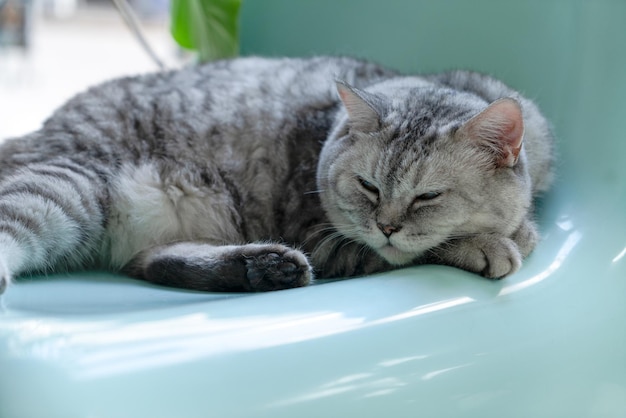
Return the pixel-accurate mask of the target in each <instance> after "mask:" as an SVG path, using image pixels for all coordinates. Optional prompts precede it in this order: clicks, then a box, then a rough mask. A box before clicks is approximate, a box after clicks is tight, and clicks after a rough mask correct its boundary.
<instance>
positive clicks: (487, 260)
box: [428, 219, 538, 279]
mask: <svg viewBox="0 0 626 418" xmlns="http://www.w3.org/2000/svg"><path fill="white" fill-rule="evenodd" d="M537 240H538V233H537V229H536V227H535V225H534V223H533V222H532V221H531V220H529V219H525V220H524V221H523V222H522V224H521V225H520V227H519V228H518V229H517V230H516V231H515V232H514V233H513V234H512V235H511V237H505V236H502V235H499V234H476V235H472V236H469V237H464V238H459V239H453V240H450V241H448V242H446V243H445V244H443V245H441V246H440V247H438V248H437V249H435V250H433V254H432V255H431V256H430V257H429V260H428V261H431V262H435V263H437V264H446V265H451V266H454V267H459V268H462V269H463V270H468V271H471V272H473V273H478V274H480V275H482V276H484V277H487V278H490V279H501V278H503V277H505V276H507V275H509V274H512V273H514V272H515V271H517V270H518V269H519V268H520V267H521V265H522V259H523V258H524V257H526V256H527V255H528V254H530V252H531V251H532V250H533V249H534V247H535V245H536V244H537Z"/></svg>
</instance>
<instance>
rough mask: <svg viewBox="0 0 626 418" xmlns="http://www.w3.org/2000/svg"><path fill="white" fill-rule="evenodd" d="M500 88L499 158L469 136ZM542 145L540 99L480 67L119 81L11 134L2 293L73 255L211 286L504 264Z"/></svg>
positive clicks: (4, 154) (281, 62) (290, 69)
mask: <svg viewBox="0 0 626 418" xmlns="http://www.w3.org/2000/svg"><path fill="white" fill-rule="evenodd" d="M336 80H342V82H343V84H342V86H344V93H345V94H342V95H341V96H340V95H338V94H337V87H336V85H335V81H336ZM340 92H341V87H340ZM501 97H512V98H513V99H511V100H515V101H516V103H519V106H521V107H520V108H521V109H522V111H523V118H524V120H523V124H524V127H525V136H524V141H525V142H524V147H523V149H522V150H521V155H520V157H519V161H517V160H516V163H515V164H514V165H513V166H507V167H500V166H499V165H498V163H497V162H494V157H493V154H494V152H493V149H491V150H489V149H488V147H485V146H481V145H480V141H478V140H474V139H468V138H460V136H462V133H463V132H469V128H465V129H464V126H465V125H467V124H468V123H469V121H470V120H471V119H472V118H473V117H475V116H476V115H477V114H479V113H481V112H483V111H485V109H486V108H487V107H488V105H489V103H491V102H494V101H496V100H497V99H499V98H501ZM494 109H495V107H494ZM496 110H497V109H496ZM494 112H495V111H494ZM491 119H494V118H491ZM366 126H367V129H365V127H366ZM366 130H367V132H366ZM472 141H473V142H472ZM496 145H497V144H496ZM492 148H493V147H492ZM516 152H517V151H516ZM551 153H552V152H551V142H550V135H549V132H548V129H547V123H546V121H545V120H544V118H543V117H542V116H541V114H540V113H539V111H538V110H537V108H536V106H535V105H534V104H532V102H530V101H528V100H527V99H524V98H523V97H521V96H520V95H519V94H518V93H516V92H514V91H513V90H510V89H509V88H508V87H505V86H504V85H502V84H501V83H499V82H497V81H495V80H493V79H491V78H486V77H484V76H479V75H475V74H473V73H467V72H457V73H448V74H445V75H436V76H425V77H403V76H399V75H398V74H397V73H395V72H394V71H392V70H388V69H385V68H382V67H380V66H378V65H375V64H372V63H368V62H364V61H359V60H353V59H349V58H330V57H317V58H311V59H263V58H241V59H236V60H231V61H221V62H216V63H212V64H207V65H203V66H198V67H190V68H187V69H183V70H179V71H172V72H166V73H158V74H150V75H144V76H139V77H130V78H123V79H119V80H114V81H111V82H108V83H104V84H102V85H99V86H96V87H94V88H92V89H90V90H88V91H86V92H84V93H82V94H79V95H78V96H76V97H75V98H73V99H72V100H70V101H69V102H68V103H67V104H65V105H64V106H63V107H61V108H60V109H59V110H57V111H56V112H55V113H54V114H53V115H52V117H51V118H50V119H48V120H47V121H46V122H45V124H44V126H43V127H42V128H41V129H40V130H38V131H36V132H34V133H32V134H30V135H27V136H25V137H23V138H16V139H13V140H9V141H6V142H5V143H3V144H2V145H1V146H0V289H3V288H4V287H5V286H6V285H7V284H8V283H9V282H10V280H11V278H13V277H16V276H19V275H22V274H26V273H31V272H54V271H65V270H73V269H79V268H80V269H82V268H104V269H108V270H111V271H123V272H126V273H128V274H130V275H132V276H134V277H137V278H140V279H145V280H149V281H153V282H156V283H159V284H164V285H168V286H176V287H186V288H194V289H201V290H209V291H210V290H234V291H255V290H273V289H282V288H288V287H294V286H303V285H306V284H308V283H310V282H311V280H312V279H313V276H314V275H317V276H318V277H330V276H348V275H356V274H367V273H371V272H374V271H380V270H384V269H388V268H391V267H393V266H396V265H405V264H410V263H416V262H430V261H434V262H439V263H444V264H451V265H456V266H459V267H462V268H466V269H469V270H471V271H476V272H479V273H482V274H483V275H486V276H489V277H500V276H503V275H506V274H508V273H510V272H512V271H514V270H515V268H517V267H518V266H519V262H520V260H521V257H522V256H525V255H526V254H527V253H528V252H530V251H531V250H532V248H533V247H534V243H535V241H536V239H537V234H536V230H535V227H534V224H533V222H532V220H531V214H530V212H529V211H530V206H531V200H532V196H533V195H534V194H536V193H538V192H540V191H544V190H546V189H547V187H548V185H549V179H550V167H549V166H550V161H551ZM515 155H516V158H517V154H515ZM460 178H463V179H464V181H465V182H462V181H460V180H459V179H460ZM468 182H469V184H470V186H468V184H466V183H468ZM368 184H369V185H372V187H375V189H376V193H373V192H372V191H371V190H368V188H367V187H366V188H364V185H366V186H367V185H368ZM498 190H500V191H498ZM430 192H437V193H441V195H440V196H439V195H438V196H437V197H435V198H433V202H436V204H432V203H433V202H430V203H429V202H426V201H424V202H418V200H419V198H418V196H427V197H431V196H432V193H431V194H428V193H430ZM374 194H375V196H374ZM416 202H417V203H416ZM425 202H426V203H425ZM459 208H461V209H459ZM485 208H487V209H485ZM460 212H464V213H463V214H462V216H461V214H460ZM461 218H462V219H461ZM382 224H384V226H387V228H386V229H381V225H382ZM392 224H393V227H392V226H391V225H392ZM389 232H391V234H389ZM494 243H495V244H494ZM492 247H493V248H495V249H491V250H489V248H492ZM485 248H488V250H487V255H486V256H485V255H483V254H484V253H485ZM502 248H505V250H502ZM305 254H307V255H306V256H305ZM504 259H506V260H510V259H513V260H514V261H513V262H509V261H503V260H504ZM507 263H509V265H506V264H507Z"/></svg>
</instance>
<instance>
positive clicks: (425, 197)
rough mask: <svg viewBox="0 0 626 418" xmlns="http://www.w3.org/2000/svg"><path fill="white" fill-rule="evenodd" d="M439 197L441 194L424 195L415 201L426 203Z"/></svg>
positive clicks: (429, 193)
mask: <svg viewBox="0 0 626 418" xmlns="http://www.w3.org/2000/svg"><path fill="white" fill-rule="evenodd" d="M439 196H441V192H427V193H422V194H421V195H419V196H417V197H416V198H415V201H416V202H418V201H425V200H433V199H435V198H437V197H439Z"/></svg>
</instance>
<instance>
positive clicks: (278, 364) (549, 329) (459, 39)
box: [0, 0, 626, 418]
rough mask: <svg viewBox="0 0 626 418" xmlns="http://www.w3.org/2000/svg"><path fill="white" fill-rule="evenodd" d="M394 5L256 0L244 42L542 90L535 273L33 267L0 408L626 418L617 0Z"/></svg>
mask: <svg viewBox="0 0 626 418" xmlns="http://www.w3.org/2000/svg"><path fill="white" fill-rule="evenodd" d="M356 3H358V5H359V6H358V7H357V6H356ZM382 4H383V3H381V2H335V1H331V0H318V1H316V2H306V3H305V2H291V1H287V0H283V1H281V0H264V1H253V0H251V1H249V2H247V3H244V10H243V12H244V15H243V22H242V42H243V44H242V49H243V50H244V52H247V53H251V52H256V53H260V54H271V53H277V54H279V53H280V54H282V53H287V54H294V55H295V54H303V53H308V52H311V51H314V52H353V54H359V55H362V56H369V57H372V58H378V59H379V60H381V61H385V62H387V63H389V64H390V65H394V66H396V67H398V68H402V69H405V70H407V71H408V70H411V71H413V70H425V71H430V70H439V69H444V68H450V67H466V68H474V69H479V70H487V71H489V72H491V73H493V74H495V75H497V76H499V77H501V78H503V79H505V80H506V81H508V82H509V83H510V84H512V85H513V86H515V87H517V88H519V89H521V90H523V91H525V93H526V94H528V95H529V96H531V97H535V98H536V99H537V101H538V102H539V104H540V105H541V107H542V108H543V109H544V111H545V112H546V113H547V114H548V115H549V116H550V118H551V119H552V120H553V121H554V124H555V132H556V134H557V136H558V138H559V140H560V141H559V152H560V167H559V179H558V182H557V184H556V186H555V190H554V191H553V192H552V193H550V194H549V195H548V196H546V197H545V199H543V201H542V202H540V207H539V213H538V216H539V219H540V223H541V229H542V231H543V235H544V239H543V240H542V242H541V243H540V244H539V246H538V247H537V249H536V250H535V252H534V253H533V254H532V255H531V257H530V258H529V259H528V260H527V261H526V263H525V264H524V266H523V268H522V269H521V270H520V271H519V272H518V273H516V274H515V275H514V276H512V277H510V278H508V279H506V280H504V281H500V282H490V281H487V280H484V279H481V278H479V277H477V276H474V275H471V274H468V273H465V272H462V271H459V270H455V269H452V268H447V267H441V266H420V267H415V268H410V269H404V270H400V271H396V272H391V273H387V274H382V275H378V276H373V277H367V278H358V279H351V280H344V281H336V282H330V283H323V284H318V285H316V286H312V287H309V288H303V289H295V290H289V291H281V292H275V293H268V294H254V295H216V294H202V293H194V292H184V291H177V290H170V289H162V288H156V287H152V286H148V285H146V284H143V283H140V282H136V281H133V280H129V279H124V278H120V277H112V276H110V275H106V274H75V275H71V276H53V277H49V278H34V279H31V280H23V281H21V282H20V283H18V284H17V285H15V286H13V288H11V289H10V291H9V292H8V293H7V294H6V295H5V296H4V297H3V299H2V309H3V312H2V314H1V315H0V371H1V373H0V416H1V417H5V416H6V417H56V416H58V417H73V416H80V417H140V416H146V417H147V416H150V417H181V416H184V417H206V416H217V417H252V416H254V417H273V418H278V417H323V416H329V417H332V416H358V417H382V416H390V417H416V416H429V417H430V416H432V417H461V416H463V417H492V416H493V417H593V418H596V417H624V416H626V326H624V319H625V318H626V163H625V161H626V134H625V132H626V131H625V130H624V129H623V125H624V115H625V113H624V109H626V71H624V68H626V48H624V43H623V39H624V28H625V27H626V3H624V2H623V1H620V0H616V1H608V0H604V1H594V2H586V1H582V0H581V1H567V2H565V1H525V2H493V1H473V2H471V6H470V5H469V4H470V3H469V2H465V1H452V0H445V1H438V2H429V1H424V2H413V1H406V2H401V1H399V0H390V1H388V2H384V4H385V6H384V7H383V6H382ZM451 10H453V11H454V13H451V12H450V11H451ZM381 21H382V23H381Z"/></svg>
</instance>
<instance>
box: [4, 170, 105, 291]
mask: <svg viewBox="0 0 626 418" xmlns="http://www.w3.org/2000/svg"><path fill="white" fill-rule="evenodd" d="M106 177H107V176H105V175H104V174H103V171H102V170H100V169H98V168H97V167H95V166H92V167H91V168H89V167H86V166H84V165H81V164H78V163H76V162H74V161H72V160H71V159H70V158H60V159H56V160H54V161H50V162H46V163H34V164H33V163H31V164H28V165H26V166H24V167H22V168H20V169H19V170H18V171H16V172H14V173H13V174H11V175H9V176H7V177H5V178H4V179H3V180H2V181H1V182H0V292H2V291H4V289H5V288H6V286H7V285H8V284H9V283H10V282H11V280H12V278H13V277H15V276H17V275H20V274H22V273H28V272H35V271H38V272H45V271H49V270H51V269H52V268H55V269H70V268H76V267H78V266H82V265H84V264H85V263H86V262H88V261H93V260H92V259H93V258H94V255H95V253H96V252H95V250H96V249H97V247H98V245H99V242H100V241H101V238H102V236H103V233H104V228H105V224H106V222H105V219H106V207H107V206H108V204H107V198H108V195H107V187H106Z"/></svg>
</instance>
